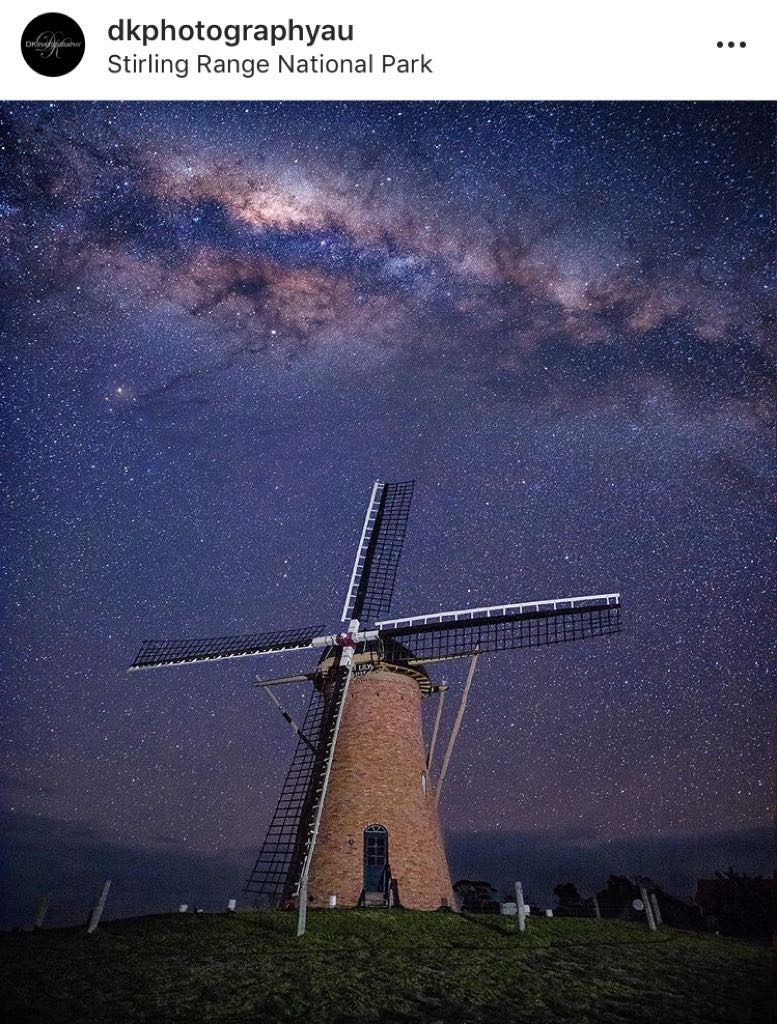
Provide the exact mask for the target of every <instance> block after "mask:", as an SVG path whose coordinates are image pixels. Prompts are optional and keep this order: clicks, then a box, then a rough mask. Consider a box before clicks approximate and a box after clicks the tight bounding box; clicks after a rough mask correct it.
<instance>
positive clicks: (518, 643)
mask: <svg viewBox="0 0 777 1024" xmlns="http://www.w3.org/2000/svg"><path fill="white" fill-rule="evenodd" d="M375 628H376V630H377V631H378V636H379V638H380V640H381V641H382V643H383V647H384V651H385V653H386V657H388V658H389V659H390V660H391V661H392V662H397V661H399V662H403V663H405V664H410V665H413V664H415V665H418V664H426V663H429V662H434V661H448V660H450V659H452V658H466V657H469V656H470V655H473V654H475V653H477V652H480V653H487V652H489V651H508V650H512V649H514V648H518V647H537V646H540V645H545V644H558V643H563V642H565V641H568V640H586V639H588V638H590V637H596V636H610V635H612V634H615V633H619V632H620V594H595V595H588V596H585V597H566V598H555V599H553V600H549V601H528V602H523V603H521V604H513V605H495V606H492V607H489V608H467V609H463V610H460V611H452V612H435V613H432V614H430V615H416V616H412V617H411V618H407V619H391V620H383V621H382V622H376V623H375Z"/></svg>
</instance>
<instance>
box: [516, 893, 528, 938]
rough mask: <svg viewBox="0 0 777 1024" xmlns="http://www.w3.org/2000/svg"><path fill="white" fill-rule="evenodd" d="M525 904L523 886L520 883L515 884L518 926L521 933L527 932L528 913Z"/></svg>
mask: <svg viewBox="0 0 777 1024" xmlns="http://www.w3.org/2000/svg"><path fill="white" fill-rule="evenodd" d="M523 908H524V902H523V886H522V885H521V883H520V882H516V883H515V913H516V918H517V920H516V924H517V925H518V931H519V932H525V931H526V911H525V910H524V909H523Z"/></svg>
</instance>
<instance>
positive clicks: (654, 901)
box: [650, 892, 664, 928]
mask: <svg viewBox="0 0 777 1024" xmlns="http://www.w3.org/2000/svg"><path fill="white" fill-rule="evenodd" d="M650 906H651V907H652V908H653V917H654V919H655V922H656V924H657V925H658V926H659V928H660V927H661V925H662V924H663V923H664V919H663V918H662V917H661V908H660V907H659V905H658V896H656V894H655V893H654V892H651V894H650Z"/></svg>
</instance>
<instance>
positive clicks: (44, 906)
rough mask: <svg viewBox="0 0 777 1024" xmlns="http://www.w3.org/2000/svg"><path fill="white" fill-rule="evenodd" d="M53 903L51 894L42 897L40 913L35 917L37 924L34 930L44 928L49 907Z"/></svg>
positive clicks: (39, 907)
mask: <svg viewBox="0 0 777 1024" xmlns="http://www.w3.org/2000/svg"><path fill="white" fill-rule="evenodd" d="M50 903H51V893H50V892H44V894H43V895H42V896H41V899H40V903H39V904H38V913H37V914H36V915H35V924H34V925H33V928H42V927H43V922H44V921H45V920H46V914H48V912H49V905H50Z"/></svg>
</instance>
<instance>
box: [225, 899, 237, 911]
mask: <svg viewBox="0 0 777 1024" xmlns="http://www.w3.org/2000/svg"><path fill="white" fill-rule="evenodd" d="M227 910H228V911H229V912H230V913H234V912H235V911H236V910H237V900H227Z"/></svg>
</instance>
